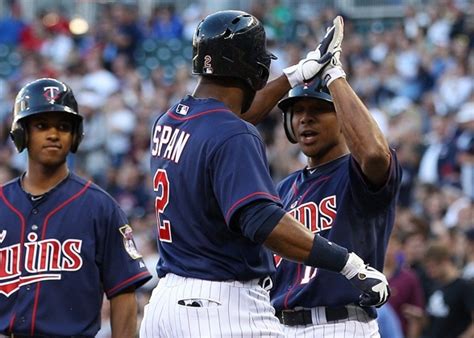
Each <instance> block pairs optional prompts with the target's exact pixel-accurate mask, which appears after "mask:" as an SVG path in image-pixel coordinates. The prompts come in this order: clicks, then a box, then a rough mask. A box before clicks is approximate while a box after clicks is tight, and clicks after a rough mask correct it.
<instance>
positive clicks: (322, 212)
mask: <svg viewBox="0 0 474 338" xmlns="http://www.w3.org/2000/svg"><path fill="white" fill-rule="evenodd" d="M335 24H336V26H337V27H336V32H337V34H339V35H340V36H341V38H340V40H341V41H342V34H343V22H342V19H340V18H339V19H338V20H337V21H336V23H335ZM339 54H340V50H339V51H338V52H336V53H334V55H333V56H332V60H331V61H330V63H329V64H328V65H327V66H326V67H325V68H324V69H323V71H322V72H321V73H320V74H318V76H317V77H316V78H315V79H313V80H312V81H309V82H306V83H304V84H301V85H298V86H295V87H294V88H293V89H292V90H291V91H290V92H289V95H288V97H287V98H285V99H283V100H281V101H280V102H279V104H278V107H279V108H280V109H281V110H282V111H283V112H284V114H283V115H284V119H283V121H284V128H285V132H286V135H287V136H288V139H289V140H290V141H291V142H292V143H298V145H299V147H300V149H301V151H302V152H303V153H304V154H305V155H306V156H307V158H308V165H307V166H306V167H305V168H304V169H302V170H299V171H297V172H294V173H292V174H290V175H289V176H288V177H287V178H285V179H284V180H283V181H282V182H281V183H280V184H279V185H278V187H277V190H278V193H279V196H280V198H281V200H282V203H283V205H284V207H285V208H286V209H287V210H288V211H289V213H290V214H291V215H292V216H293V217H295V218H296V219H297V220H299V221H300V222H301V223H303V224H304V226H305V227H306V228H307V229H308V230H310V231H311V232H312V233H315V234H318V235H320V236H322V237H324V238H327V239H328V240H329V241H331V242H333V243H337V244H339V245H342V246H344V247H346V248H348V250H349V251H353V252H355V253H356V254H357V255H358V256H360V257H361V258H362V259H363V260H364V261H365V262H367V263H369V264H370V265H371V266H373V267H375V268H376V269H378V270H382V269H383V262H384V256H385V251H386V247H387V243H388V240H389V237H390V233H391V230H392V227H393V223H394V216H395V206H396V200H397V196H398V191H399V187H400V180H401V168H400V165H399V164H398V161H397V157H396V155H395V152H394V151H393V150H392V149H390V148H389V147H388V144H387V141H386V140H385V138H384V136H383V134H382V132H381V131H380V129H379V128H378V126H377V123H376V122H375V121H374V119H373V118H372V117H371V115H370V113H369V111H368V110H367V109H366V108H365V106H364V105H363V103H362V102H361V101H360V99H359V98H358V97H357V96H356V94H355V93H354V91H353V90H352V89H351V87H350V86H349V84H348V83H347V81H346V80H345V73H344V71H343V69H342V67H341V64H340V62H339ZM321 78H324V81H323V80H321ZM324 83H327V86H328V87H329V91H328V88H327V87H326V86H324ZM276 264H277V273H276V275H275V286H274V289H273V290H272V292H271V298H272V303H273V305H274V307H275V309H276V310H277V312H276V314H277V317H278V318H279V320H280V322H281V323H282V324H284V331H285V335H286V336H287V337H377V336H379V333H378V326H377V322H376V320H375V318H376V311H375V308H374V307H369V306H364V304H362V303H361V302H360V299H359V294H360V292H359V290H357V289H356V288H354V287H353V286H351V285H350V283H349V281H348V280H347V279H346V278H344V276H341V275H340V274H337V273H334V272H333V271H328V270H327V269H317V268H315V267H313V266H310V265H308V264H306V263H295V262H291V261H290V260H287V259H281V258H280V257H278V256H277V259H276Z"/></svg>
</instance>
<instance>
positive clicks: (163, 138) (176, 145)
mask: <svg viewBox="0 0 474 338" xmlns="http://www.w3.org/2000/svg"><path fill="white" fill-rule="evenodd" d="M189 136H190V135H189V134H188V133H186V132H185V131H182V130H180V129H179V128H173V127H170V126H167V125H160V124H158V125H156V126H155V128H154V130H153V138H152V143H153V144H152V147H151V155H152V156H154V157H163V158H164V159H167V160H171V161H173V162H175V163H178V161H179V159H180V157H181V155H182V153H183V150H184V147H185V146H186V143H187V142H188V140H189Z"/></svg>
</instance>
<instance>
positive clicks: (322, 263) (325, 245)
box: [304, 235, 349, 272]
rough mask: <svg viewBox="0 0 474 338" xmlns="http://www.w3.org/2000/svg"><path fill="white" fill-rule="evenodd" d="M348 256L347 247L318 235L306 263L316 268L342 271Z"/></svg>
mask: <svg viewBox="0 0 474 338" xmlns="http://www.w3.org/2000/svg"><path fill="white" fill-rule="evenodd" d="M348 256H349V254H348V251H347V249H346V248H344V247H342V246H340V245H337V244H336V243H332V242H330V241H328V240H327V239H326V238H324V237H321V236H320V235H316V236H314V240H313V247H312V248H311V252H310V253H309V256H308V258H307V259H306V261H305V262H304V263H305V264H306V265H309V266H314V267H316V268H321V269H326V270H330V271H334V272H340V271H341V270H342V269H343V268H344V266H345V265H346V262H347V259H348Z"/></svg>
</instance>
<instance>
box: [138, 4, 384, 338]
mask: <svg viewBox="0 0 474 338" xmlns="http://www.w3.org/2000/svg"><path fill="white" fill-rule="evenodd" d="M332 36H333V34H332V33H331V34H329V35H327V36H326V38H325V39H328V41H326V42H332V40H331V39H332ZM265 41H266V40H265V31H264V29H263V26H262V24H261V23H260V22H259V21H258V20H257V19H256V18H255V17H253V16H252V15H250V14H247V13H245V12H241V11H231V10H230V11H221V12H217V13H214V14H211V15H209V16H207V17H206V18H205V19H204V20H203V21H201V23H200V24H199V25H198V27H197V29H196V32H195V35H194V40H193V50H194V53H193V54H194V55H193V72H194V73H195V74H199V75H200V78H199V81H198V84H197V86H196V88H195V90H194V92H193V94H192V95H188V96H186V97H184V98H183V99H182V100H181V101H179V102H177V103H176V104H175V105H173V106H172V107H171V108H170V109H169V110H168V111H167V112H166V113H165V114H164V115H162V116H161V117H159V118H158V119H157V120H156V121H155V123H154V125H153V129H152V133H151V147H150V151H151V160H150V161H151V171H152V177H153V189H154V192H155V209H156V216H157V233H158V235H159V238H158V244H159V250H160V259H159V262H158V265H157V271H158V275H159V277H160V281H159V283H158V286H157V287H156V288H155V289H154V291H153V293H152V296H151V298H150V302H149V304H147V305H146V306H145V310H144V318H143V321H142V324H141V327H140V336H141V337H190V336H192V337H229V336H240V337H252V336H265V337H269V336H271V337H283V332H282V329H281V324H280V323H279V321H278V319H277V318H276V317H275V316H274V308H273V307H272V306H271V303H270V299H269V293H268V291H267V290H268V288H269V287H270V286H271V279H270V278H269V275H271V274H272V273H273V272H274V263H273V255H272V253H271V251H270V250H268V248H269V249H272V250H274V251H275V252H278V253H279V254H280V255H283V256H284V257H286V258H288V259H292V260H296V261H301V262H303V261H304V262H305V264H306V265H308V266H313V267H322V268H326V269H329V270H331V271H335V272H340V273H341V274H342V275H344V276H345V277H343V278H347V279H349V280H351V282H352V283H353V285H356V287H357V288H359V290H361V291H362V293H363V299H364V300H363V302H364V303H366V304H370V305H373V304H382V303H384V302H385V301H386V300H387V298H388V286H387V282H386V279H385V277H384V276H383V275H382V274H381V273H380V272H378V271H376V270H374V269H373V268H370V267H367V266H366V265H365V263H364V262H363V261H362V259H360V258H359V257H358V256H356V255H355V254H354V253H350V254H349V253H348V251H347V250H346V249H345V248H343V247H340V246H338V245H335V244H333V243H331V242H328V241H327V240H326V239H324V238H323V237H321V236H315V235H314V233H312V232H311V231H310V230H308V229H306V228H305V227H304V226H302V225H301V224H300V223H299V222H297V221H296V220H295V219H294V218H293V217H292V216H290V215H289V214H287V213H286V211H285V210H284V209H283V208H282V205H281V201H280V199H279V198H278V196H277V193H276V191H275V188H274V186H273V182H272V179H271V177H270V175H269V172H268V164H267V160H266V156H265V148H264V144H263V141H262V139H261V137H260V135H259V134H258V132H257V129H256V128H255V127H254V126H253V125H251V124H250V123H248V122H245V121H244V120H242V119H240V117H241V116H242V114H243V113H245V112H246V111H247V109H248V108H249V107H250V105H251V104H252V101H253V98H254V96H255V95H256V92H257V91H258V90H260V89H262V88H263V87H264V86H265V84H266V82H267V79H268V74H269V66H270V62H271V59H272V58H275V57H274V56H273V55H272V54H270V53H269V52H268V51H267V50H266V45H265ZM321 45H325V46H326V47H325V48H327V44H326V43H322V44H321ZM323 52H324V53H323ZM315 53H318V54H320V55H323V54H325V51H324V50H322V49H321V50H318V51H317V52H315ZM326 58H327V59H328V60H329V59H330V55H329V57H328V56H326ZM305 63H306V62H301V63H300V64H299V65H297V66H296V68H297V69H296V71H297V72H298V73H299V74H302V73H304V72H306V71H307V72H311V71H312V72H313V74H312V75H313V76H314V74H316V73H317V71H318V70H320V69H321V68H322V67H323V66H324V65H325V63H324V61H321V60H320V57H317V58H314V60H308V62H307V66H308V67H309V68H307V67H306V66H304V64H305ZM311 68H312V70H311ZM297 76H298V75H297ZM276 81H278V83H276V84H274V85H275V87H277V88H279V89H278V90H277V91H279V90H281V88H285V87H289V85H290V84H289V80H288V78H287V76H286V75H283V76H282V77H280V78H278V79H277V80H276ZM276 96H277V95H276V94H274V96H273V97H276ZM275 103H276V102H275ZM351 287H352V286H351Z"/></svg>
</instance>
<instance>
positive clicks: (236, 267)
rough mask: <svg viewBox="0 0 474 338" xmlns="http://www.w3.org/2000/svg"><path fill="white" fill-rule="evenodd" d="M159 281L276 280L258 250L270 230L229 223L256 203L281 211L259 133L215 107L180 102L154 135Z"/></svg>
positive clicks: (214, 102) (209, 101) (210, 103)
mask: <svg viewBox="0 0 474 338" xmlns="http://www.w3.org/2000/svg"><path fill="white" fill-rule="evenodd" d="M150 166H151V172H152V175H153V189H154V192H155V209H156V214H157V233H158V245H159V251H160V259H159V262H158V265H157V271H158V275H159V276H160V277H162V276H164V275H166V274H167V273H169V272H171V273H174V274H177V275H180V276H183V277H192V278H198V279H206V280H216V281H223V280H250V279H254V278H259V277H262V276H266V275H268V274H270V273H272V272H274V263H273V258H272V255H271V253H270V252H269V251H268V250H267V249H266V248H264V247H263V246H262V244H261V243H262V242H263V241H265V239H266V237H267V236H268V234H269V233H270V232H271V230H272V229H263V228H262V227H259V226H257V225H255V226H250V227H246V229H244V230H242V229H240V227H239V226H238V225H236V224H233V223H232V217H233V216H234V215H235V214H236V212H238V210H239V209H240V208H242V207H243V206H245V205H247V204H249V203H251V202H253V201H256V200H262V199H263V200H269V201H275V202H276V203H279V198H278V195H277V193H276V190H275V188H274V186H273V182H272V179H271V177H270V175H269V171H268V164H267V160H266V155H265V148H264V144H263V141H262V139H261V137H260V135H259V133H258V131H257V129H256V128H255V127H254V126H253V125H251V124H249V123H247V122H245V121H243V120H241V119H240V118H238V117H237V116H236V115H235V114H234V113H232V112H231V111H230V110H229V109H228V108H227V107H226V106H225V105H224V104H223V103H221V102H219V101H217V100H215V99H196V98H193V97H191V96H187V97H185V98H184V99H183V100H182V101H181V102H179V103H178V104H176V105H175V106H173V107H171V109H170V110H169V111H168V112H167V113H165V114H164V115H162V116H161V117H160V118H158V119H157V121H155V123H154V126H153V130H152V135H151V160H150Z"/></svg>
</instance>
